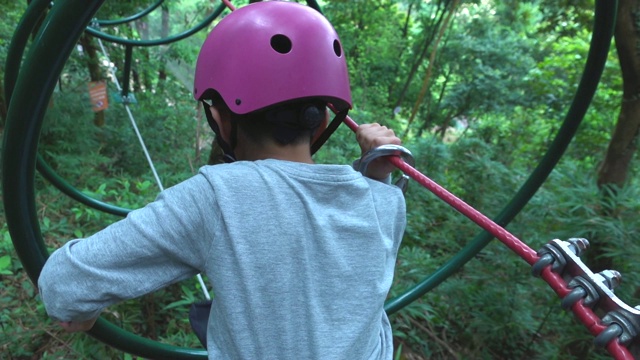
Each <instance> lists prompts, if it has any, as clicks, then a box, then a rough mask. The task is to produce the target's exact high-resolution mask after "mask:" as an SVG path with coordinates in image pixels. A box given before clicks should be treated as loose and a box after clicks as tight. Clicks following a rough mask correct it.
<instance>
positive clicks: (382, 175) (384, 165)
mask: <svg viewBox="0 0 640 360" xmlns="http://www.w3.org/2000/svg"><path fill="white" fill-rule="evenodd" d="M356 140H357V141H358V144H359V145H360V149H361V150H362V154H364V153H366V152H367V151H369V150H371V149H373V148H376V147H378V146H381V145H389V144H392V145H401V144H402V141H401V140H400V138H398V137H397V136H396V134H395V133H394V132H393V130H391V129H389V128H387V127H386V126H382V125H380V124H377V123H373V124H362V125H360V126H359V127H358V130H357V131H356ZM394 169H395V167H394V166H393V165H392V164H391V163H390V162H389V161H387V160H386V159H384V158H379V159H375V160H373V161H372V162H371V164H369V167H368V168H367V173H366V174H364V175H365V176H367V177H369V178H371V179H375V180H380V181H383V180H385V179H387V178H388V177H389V175H390V174H391V172H392V171H393V170H394Z"/></svg>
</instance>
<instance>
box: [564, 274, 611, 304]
mask: <svg viewBox="0 0 640 360" xmlns="http://www.w3.org/2000/svg"><path fill="white" fill-rule="evenodd" d="M621 281H622V275H621V274H620V273H619V272H617V271H615V270H605V271H602V272H600V273H597V274H595V275H593V277H592V278H590V279H589V278H586V277H584V276H576V277H575V278H573V280H571V281H570V282H569V284H568V286H569V288H572V289H573V290H572V291H571V292H570V293H569V294H568V295H567V296H565V297H564V299H562V308H563V309H565V310H569V309H571V307H572V306H573V305H574V304H575V303H576V302H578V301H579V300H580V299H584V304H585V305H586V306H589V307H593V306H595V304H596V303H597V302H598V300H600V294H599V293H598V290H597V288H596V287H595V286H594V285H593V283H594V282H596V283H601V284H602V285H604V286H606V287H607V288H608V289H609V290H612V291H613V290H614V289H615V288H617V287H618V285H620V282H621Z"/></svg>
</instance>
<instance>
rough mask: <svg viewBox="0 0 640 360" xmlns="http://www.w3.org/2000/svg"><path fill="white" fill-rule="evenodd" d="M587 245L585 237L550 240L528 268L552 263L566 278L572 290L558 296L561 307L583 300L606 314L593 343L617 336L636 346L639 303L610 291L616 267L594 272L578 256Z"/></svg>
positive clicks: (600, 343) (602, 343) (535, 270)
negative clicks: (632, 303) (637, 304)
mask: <svg viewBox="0 0 640 360" xmlns="http://www.w3.org/2000/svg"><path fill="white" fill-rule="evenodd" d="M588 245H589V242H588V241H587V240H585V239H570V240H569V241H561V240H558V239H554V240H551V241H550V242H549V243H548V244H546V245H545V246H544V247H543V248H542V249H541V250H540V251H539V252H538V255H539V256H540V259H539V260H538V261H537V262H536V263H535V264H534V265H533V267H532V272H533V274H534V275H540V273H541V272H542V270H543V269H544V268H546V267H547V266H552V268H551V269H552V271H554V272H556V273H558V274H560V275H561V276H562V277H563V279H565V280H566V281H567V282H568V286H569V287H570V288H573V290H572V291H571V292H570V293H569V294H567V295H566V296H565V297H564V299H562V306H563V307H564V308H565V309H569V308H571V307H573V306H574V304H575V303H576V302H578V301H580V300H583V301H584V304H585V305H586V306H589V307H591V308H592V309H593V310H594V311H598V312H600V313H603V314H606V315H605V316H604V317H603V318H602V323H603V324H605V325H608V327H607V328H606V329H605V330H604V331H602V332H601V333H600V334H599V335H598V336H597V337H596V338H595V340H594V341H595V344H596V345H597V346H606V345H607V344H609V342H610V341H611V340H613V339H616V338H617V339H618V340H619V341H620V343H621V344H623V345H626V346H627V347H631V348H634V349H637V348H638V347H640V306H636V307H635V308H633V307H631V306H629V305H627V304H626V303H625V302H624V301H622V300H621V299H620V298H618V297H617V296H616V295H615V294H614V292H613V291H614V289H615V288H616V287H617V286H618V285H619V284H620V282H621V279H622V276H621V275H620V273H619V272H618V271H615V270H605V271H602V272H600V273H597V274H595V273H593V271H591V269H589V267H588V266H586V265H585V264H584V263H583V262H582V260H580V258H579V256H580V254H582V253H583V252H584V251H585V250H586V249H587V247H588ZM631 348H630V349H631Z"/></svg>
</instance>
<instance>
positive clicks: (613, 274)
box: [598, 270, 622, 290]
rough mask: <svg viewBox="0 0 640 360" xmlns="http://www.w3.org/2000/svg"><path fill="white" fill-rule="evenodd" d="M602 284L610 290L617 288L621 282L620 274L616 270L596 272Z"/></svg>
mask: <svg viewBox="0 0 640 360" xmlns="http://www.w3.org/2000/svg"><path fill="white" fill-rule="evenodd" d="M598 275H600V276H601V277H602V280H603V282H604V284H605V285H606V286H607V287H608V288H609V289H611V290H613V289H615V288H617V287H618V286H619V285H620V283H621V282H622V274H620V272H619V271H616V270H604V271H601V272H599V273H598Z"/></svg>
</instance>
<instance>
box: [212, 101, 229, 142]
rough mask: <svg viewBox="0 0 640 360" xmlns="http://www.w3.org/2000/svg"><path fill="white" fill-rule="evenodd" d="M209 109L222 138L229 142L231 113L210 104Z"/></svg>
mask: <svg viewBox="0 0 640 360" xmlns="http://www.w3.org/2000/svg"><path fill="white" fill-rule="evenodd" d="M209 109H210V110H211V116H212V117H213V121H215V122H216V124H218V129H219V130H220V136H222V140H224V141H225V142H227V143H229V139H230V138H231V114H229V113H228V112H227V111H225V110H224V109H223V110H220V109H218V108H217V107H215V106H210V107H209Z"/></svg>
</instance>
